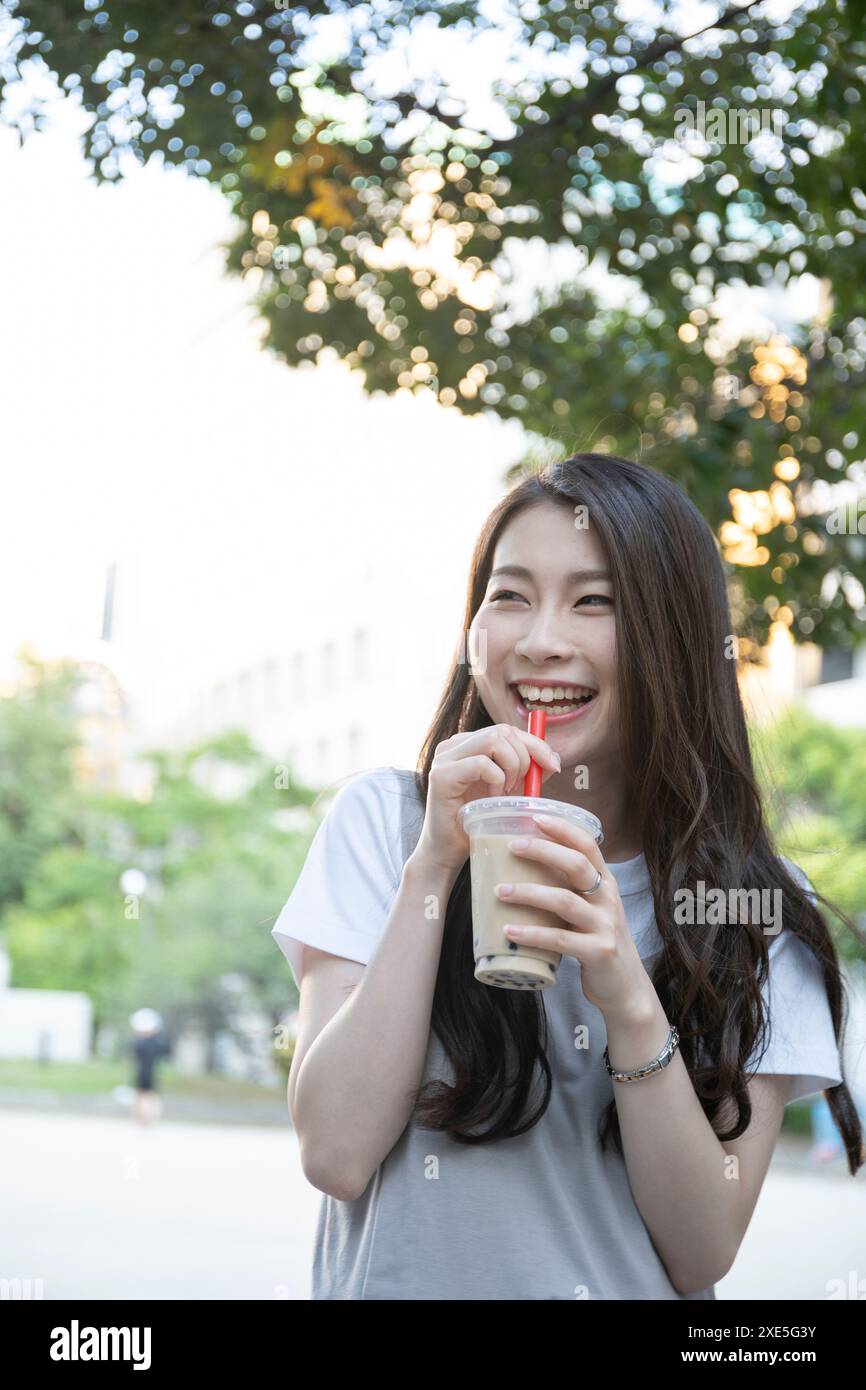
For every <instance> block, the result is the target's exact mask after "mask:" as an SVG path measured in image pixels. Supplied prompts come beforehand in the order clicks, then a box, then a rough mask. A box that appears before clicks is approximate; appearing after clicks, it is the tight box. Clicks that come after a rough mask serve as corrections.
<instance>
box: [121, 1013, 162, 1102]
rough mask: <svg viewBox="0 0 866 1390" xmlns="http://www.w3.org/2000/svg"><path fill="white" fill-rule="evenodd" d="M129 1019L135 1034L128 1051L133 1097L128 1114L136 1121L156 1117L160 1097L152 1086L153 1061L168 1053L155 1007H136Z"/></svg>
mask: <svg viewBox="0 0 866 1390" xmlns="http://www.w3.org/2000/svg"><path fill="white" fill-rule="evenodd" d="M130 1023H131V1024H132V1030H133V1032H134V1033H135V1037H134V1039H133V1042H132V1052H133V1055H134V1057H135V1101H134V1103H133V1107H132V1117H133V1119H134V1120H135V1121H137V1123H138V1124H141V1125H146V1124H148V1122H149V1120H151V1119H152V1120H158V1119H159V1118H160V1116H161V1114H162V1100H161V1098H160V1095H159V1092H158V1091H157V1089H156V1064H157V1062H158V1061H159V1059H160V1058H161V1057H165V1056H167V1055H168V1053H170V1051H171V1047H170V1044H169V1042H168V1039H167V1038H166V1036H165V1034H164V1033H163V1031H162V1018H161V1017H160V1015H159V1014H158V1013H157V1012H156V1010H155V1009H138V1010H137V1011H136V1012H135V1013H134V1014H133V1015H132V1017H131V1019H130Z"/></svg>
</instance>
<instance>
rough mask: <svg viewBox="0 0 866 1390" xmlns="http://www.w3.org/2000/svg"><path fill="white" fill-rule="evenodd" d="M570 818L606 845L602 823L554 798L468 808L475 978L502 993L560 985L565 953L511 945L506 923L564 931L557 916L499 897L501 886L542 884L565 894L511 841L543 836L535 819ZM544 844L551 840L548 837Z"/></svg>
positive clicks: (558, 880) (558, 881) (559, 881)
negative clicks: (534, 816)
mask: <svg viewBox="0 0 866 1390" xmlns="http://www.w3.org/2000/svg"><path fill="white" fill-rule="evenodd" d="M532 812H537V813H539V814H540V813H541V812H544V813H546V814H548V815H565V816H566V818H567V819H570V820H572V821H573V822H574V823H576V824H579V825H581V826H583V827H584V828H585V829H587V830H589V831H590V833H591V834H592V835H593V836H594V838H595V839H596V841H599V842H600V840H601V838H602V836H601V823H600V821H598V820H597V818H596V817H595V816H593V815H591V814H590V813H589V812H588V811H584V810H583V809H582V808H581V807H579V806H572V805H570V804H569V803H568V802H559V801H553V800H551V799H550V798H548V797H516V796H515V797H507V796H501V797H484V798H482V800H480V801H472V802H469V804H468V805H467V806H464V807H463V808H462V812H461V814H462V817H463V827H464V830H465V831H466V834H467V835H468V837H469V853H470V861H469V871H470V877H471V885H472V946H473V953H474V957H475V978H476V980H479V981H480V982H481V983H482V984H487V985H493V986H495V987H498V988H500V989H544V988H545V987H546V986H547V985H552V984H555V983H556V972H557V970H558V968H559V962H560V960H561V959H562V956H561V953H560V952H559V951H548V950H543V949H542V948H540V947H538V946H530V945H526V944H524V943H522V942H517V941H511V940H510V939H509V938H508V937H507V936H505V934H504V931H503V928H504V927H505V925H506V923H510V922H513V923H515V924H519V925H526V926H538V927H554V928H557V927H561V926H562V921H561V919H560V918H559V917H557V916H556V914H555V913H552V912H549V911H545V910H544V909H541V908H537V907H531V906H529V905H528V904H527V903H517V902H508V901H506V899H504V898H500V897H498V896H497V894H496V893H495V891H494V890H495V888H496V885H497V883H540V884H544V885H547V886H551V887H556V888H561V887H562V886H563V884H564V880H563V878H562V877H561V875H560V874H558V873H552V872H551V870H550V869H548V867H547V866H546V865H545V864H542V863H540V862H537V861H535V860H532V859H528V858H526V857H525V856H524V855H518V854H514V853H513V852H512V851H511V850H510V849H509V848H508V844H509V841H510V840H513V839H515V838H516V837H517V836H518V835H521V836H524V837H527V838H531V837H533V836H539V835H541V830H540V828H539V827H538V826H537V825H536V824H535V822H534V821H533V820H532V819H531V813H532ZM542 838H547V837H544V836H542Z"/></svg>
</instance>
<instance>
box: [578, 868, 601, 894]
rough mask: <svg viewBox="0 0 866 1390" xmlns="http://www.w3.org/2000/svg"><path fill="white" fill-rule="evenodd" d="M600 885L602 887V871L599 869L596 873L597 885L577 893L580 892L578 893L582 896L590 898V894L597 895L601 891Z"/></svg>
mask: <svg viewBox="0 0 866 1390" xmlns="http://www.w3.org/2000/svg"><path fill="white" fill-rule="evenodd" d="M600 885H601V873H600V871H599V870H598V869H596V871H595V883H594V884H593V885H592V887H591V888H578V890H577V891H578V893H581V894H582V895H583V897H585V898H588V897H589V895H590V893H597V892H598V889H599V887H600Z"/></svg>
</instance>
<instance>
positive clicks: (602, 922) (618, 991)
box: [496, 816, 657, 1019]
mask: <svg viewBox="0 0 866 1390" xmlns="http://www.w3.org/2000/svg"><path fill="white" fill-rule="evenodd" d="M534 819H535V820H536V821H537V823H538V828H539V830H540V831H541V832H542V834H541V835H538V836H531V837H530V838H529V839H527V840H525V841H524V844H525V848H524V849H519V848H518V847H517V844H516V842H515V841H514V840H510V841H509V848H510V849H511V850H512V852H513V853H514V854H515V855H518V856H521V855H522V856H525V857H526V858H527V859H534V860H535V861H536V862H537V863H539V864H548V865H549V866H550V868H551V869H553V870H556V872H557V873H559V874H560V875H561V876H562V877H563V878H564V879H565V882H566V883H567V884H568V887H567V888H548V887H545V886H544V885H543V884H538V883H515V884H513V885H512V889H513V891H512V892H510V893H501V892H499V888H498V887H497V890H496V891H497V896H498V897H499V898H500V899H501V901H502V902H503V903H512V902H513V903H524V904H526V905H527V906H529V907H539V908H544V909H545V911H547V912H552V913H553V914H554V916H556V917H559V918H560V919H561V921H562V927H561V928H555V927H520V928H519V929H518V928H516V927H508V928H506V932H505V934H506V936H507V937H508V938H509V939H510V940H511V941H518V942H520V943H521V944H523V945H526V946H538V947H540V948H542V949H543V950H547V951H560V952H561V953H562V954H563V955H564V956H573V957H574V959H575V960H577V961H580V981H581V987H582V989H583V993H584V994H585V995H586V997H587V999H588V1000H589V1002H590V1003H591V1004H594V1005H595V1007H596V1008H597V1009H599V1010H600V1012H601V1013H602V1014H604V1016H605V1018H606V1019H611V1018H623V1019H626V1018H629V1019H630V1018H637V1017H639V1016H641V1015H643V1014H644V1013H645V1012H646V1011H647V1009H648V1008H650V1007H651V1005H652V1002H653V1001H654V1000H655V999H656V998H657V996H656V993H655V989H654V987H653V985H652V981H651V980H650V978H649V975H648V974H647V972H646V970H645V969H644V965H643V962H642V960H641V958H640V956H639V955H638V952H637V947H636V946H635V943H634V938H633V937H632V934H631V932H630V931H629V928H628V922H627V921H626V916H625V909H624V907H623V905H622V898H621V897H620V895H619V886H618V884H617V881H616V879H615V878H614V877H613V874H612V873H611V872H610V870H609V869H608V867H607V865H606V864H605V862H604V858H603V856H602V853H601V850H600V849H599V847H598V845H597V844H596V842H595V840H594V839H593V837H592V835H590V833H589V831H588V830H582V829H581V828H580V827H579V826H577V825H573V824H572V823H571V821H567V820H565V819H564V818H563V817H560V816H537V817H535V818H534ZM547 836H549V837H550V838H549V839H548V838H545V837H547ZM597 874H601V883H600V884H599V886H598V888H597V889H596V891H595V892H594V893H592V894H591V895H590V896H589V897H583V896H582V893H581V890H585V889H587V888H591V887H592V885H593V884H594V883H595V880H596V876H597Z"/></svg>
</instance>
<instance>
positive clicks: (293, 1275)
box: [0, 1108, 866, 1301]
mask: <svg viewBox="0 0 866 1390" xmlns="http://www.w3.org/2000/svg"><path fill="white" fill-rule="evenodd" d="M0 1122H2V1130H3V1141H2V1153H3V1160H2V1167H3V1181H2V1183H0V1230H2V1232H3V1236H2V1256H0V1260H2V1267H0V1279H7V1280H9V1279H20V1280H22V1281H26V1280H28V1279H29V1280H30V1281H31V1283H30V1288H31V1289H38V1288H39V1287H40V1286H39V1285H37V1284H36V1283H35V1281H36V1280H41V1281H42V1283H41V1296H42V1297H44V1298H46V1299H65V1298H75V1299H79V1298H80V1299H99V1298H120V1299H139V1298H140V1299H171V1300H176V1299H307V1298H309V1278H310V1274H309V1266H310V1250H311V1246H312V1239H313V1233H314V1230H315V1223H316V1217H317V1215H318V1209H319V1203H320V1200H321V1194H320V1193H319V1192H317V1191H316V1189H315V1188H313V1187H311V1186H310V1184H309V1183H308V1182H307V1181H306V1179H305V1178H304V1176H303V1173H302V1172H301V1167H300V1162H299V1159H298V1147H297V1140H296V1138H295V1135H294V1133H293V1131H292V1129H291V1127H290V1126H289V1124H288V1121H287V1122H286V1126H285V1128H284V1129H283V1130H280V1129H275V1128H273V1127H253V1126H249V1127H241V1126H239V1125H236V1124H235V1125H218V1124H202V1123H178V1122H177V1121H168V1120H162V1121H160V1122H159V1123H158V1124H156V1125H155V1126H154V1127H152V1128H148V1129H145V1130H141V1129H138V1128H136V1127H134V1125H133V1123H132V1121H131V1120H129V1119H114V1118H111V1119H109V1118H101V1117H94V1116H85V1115H77V1114H69V1113H63V1114H49V1113H45V1112H39V1111H29V1110H24V1109H20V1108H9V1109H3V1110H2V1112H0ZM832 1280H838V1281H839V1283H838V1285H833V1284H830V1283H829V1281H832ZM860 1280H862V1281H863V1284H862V1288H861V1289H860V1292H859V1297H860V1298H861V1299H864V1298H866V1173H864V1171H863V1170H861V1172H860V1173H859V1174H858V1175H857V1177H856V1178H853V1179H852V1178H850V1177H849V1176H847V1172H846V1170H845V1169H844V1168H843V1167H842V1165H841V1163H834V1164H832V1165H829V1168H828V1169H825V1170H817V1171H816V1170H815V1169H814V1168H813V1167H811V1166H810V1165H809V1164H808V1162H807V1159H806V1157H805V1150H804V1149H803V1148H802V1147H797V1146H796V1145H793V1146H789V1145H783V1144H782V1143H780V1144H779V1146H778V1148H777V1151H776V1156H775V1157H774V1159H773V1163H772V1165H771V1168H770V1172H769V1173H768V1175H767V1179H766V1182H765V1184H764V1188H763V1191H762V1193H761V1196H760V1198H759V1200H758V1205H757V1208H756V1210H755V1214H754V1216H753V1218H752V1222H751V1225H750V1227H749V1230H748V1232H747V1233H746V1238H745V1241H744V1242H743V1246H742V1247H741V1250H740V1254H739V1256H738V1258H737V1262H736V1264H735V1266H734V1268H733V1270H732V1271H731V1273H730V1274H729V1275H728V1276H727V1277H726V1278H725V1279H723V1280H722V1281H721V1283H719V1284H718V1285H717V1295H718V1297H719V1299H740V1298H742V1299H750V1300H759V1301H760V1300H767V1299H826V1298H827V1297H828V1292H829V1291H830V1290H832V1289H834V1288H835V1289H839V1290H842V1289H847V1290H848V1292H847V1297H848V1298H849V1299H850V1298H853V1297H856V1296H857V1295H856V1293H855V1292H854V1290H855V1289H856V1288H857V1284H858V1281H860ZM22 1287H25V1288H26V1287H27V1286H26V1284H22ZM6 1296H7V1297H8V1296H9V1295H8V1294H7V1295H6Z"/></svg>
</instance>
